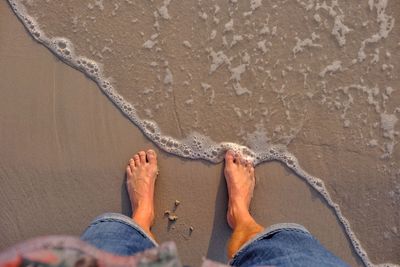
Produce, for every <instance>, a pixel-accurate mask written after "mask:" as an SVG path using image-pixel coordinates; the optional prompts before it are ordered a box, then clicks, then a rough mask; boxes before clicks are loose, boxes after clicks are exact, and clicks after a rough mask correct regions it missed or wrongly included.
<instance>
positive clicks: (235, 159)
mask: <svg viewBox="0 0 400 267" xmlns="http://www.w3.org/2000/svg"><path fill="white" fill-rule="evenodd" d="M224 174H225V179H226V183H227V187H228V195H229V201H228V212H227V221H228V224H229V226H230V227H231V228H232V230H233V233H232V236H231V238H230V240H229V242H228V258H230V259H231V258H232V257H233V256H234V254H235V253H236V252H237V251H238V250H239V248H240V247H241V246H242V245H243V244H244V243H246V242H247V241H248V240H250V239H251V238H252V237H254V236H255V235H256V234H258V233H260V232H261V231H263V230H264V228H263V227H262V226H261V225H259V224H257V223H256V221H255V220H254V219H253V217H252V216H251V215H250V213H249V206H250V201H251V198H252V196H253V191H254V185H255V176H254V167H253V165H252V164H251V163H249V162H245V161H244V160H243V159H242V158H241V157H240V155H238V154H235V153H234V152H233V151H231V150H229V151H227V153H226V155H225V168H224Z"/></svg>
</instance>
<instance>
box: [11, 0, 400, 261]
mask: <svg viewBox="0 0 400 267" xmlns="http://www.w3.org/2000/svg"><path fill="white" fill-rule="evenodd" d="M231 2H232V3H233V4H236V3H237V1H233V0H231ZM297 2H299V3H300V4H301V5H302V6H303V7H304V8H305V9H306V10H307V11H309V10H315V12H320V11H321V10H324V11H326V12H327V13H328V16H330V17H331V18H333V20H334V23H333V27H332V31H331V34H332V35H333V36H334V37H335V39H336V41H337V43H338V45H339V46H341V47H342V46H344V45H345V44H346V36H347V35H348V34H349V33H350V32H351V31H352V29H350V28H349V27H348V26H346V25H345V24H344V16H343V15H342V14H341V13H340V12H339V11H338V10H340V8H338V4H337V1H332V5H331V6H329V5H327V4H326V2H325V1H324V2H323V3H317V4H315V5H314V1H308V4H307V3H303V2H302V1H299V0H298V1H297ZM9 3H10V5H11V7H12V9H13V10H14V12H15V13H16V15H17V16H18V17H19V19H20V20H21V21H22V22H23V24H24V25H25V27H26V28H27V30H28V31H29V32H30V33H31V35H32V37H33V38H34V39H35V40H37V41H38V42H40V43H42V44H43V45H45V46H46V47H47V48H49V49H50V50H51V51H52V52H53V53H54V54H56V55H57V56H58V57H59V58H60V59H62V60H63V61H64V62H65V63H67V64H69V65H71V66H72V67H74V68H76V69H78V70H80V71H82V72H84V73H85V74H86V75H87V76H88V77H90V78H91V79H92V80H94V81H95V82H96V83H97V84H98V86H99V87H100V89H101V90H102V91H103V92H104V93H105V94H106V95H107V96H108V97H109V98H110V100H111V101H112V102H113V103H114V104H115V105H116V106H118V107H119V108H120V109H121V111H122V112H123V113H124V114H125V115H126V116H127V117H128V118H129V119H130V120H131V121H132V122H133V123H134V124H135V125H137V126H138V127H139V128H140V129H141V130H142V132H143V133H144V134H145V135H146V136H147V137H148V138H149V139H150V140H152V141H153V142H154V143H155V144H156V145H157V146H159V147H160V148H161V149H163V150H164V151H167V152H169V153H171V154H174V155H177V156H181V157H185V158H191V159H204V160H208V161H210V162H213V163H218V162H221V161H222V160H223V154H224V152H225V151H226V150H227V149H233V150H234V151H236V152H238V153H241V154H242V155H243V156H244V157H245V158H246V159H248V160H250V161H253V162H254V164H255V165H257V164H259V163H262V162H265V161H271V160H277V161H280V162H282V163H284V164H285V165H286V166H288V167H289V168H290V169H292V170H293V171H294V172H295V173H296V174H297V175H298V176H299V177H301V178H303V179H304V180H305V181H306V182H307V183H308V184H309V185H310V186H311V187H312V188H314V189H315V190H316V191H317V192H319V193H320V195H321V196H322V197H323V198H324V199H325V200H326V203H327V204H328V205H329V206H330V207H331V208H332V209H333V210H334V211H335V213H336V215H337V218H338V219H339V221H340V222H341V224H342V226H343V228H344V230H345V232H346V234H347V235H348V237H349V239H350V240H351V243H352V245H353V247H354V249H355V251H356V252H357V254H358V255H359V256H360V258H361V259H362V261H363V262H364V264H365V265H366V266H398V265H394V264H389V263H385V264H378V265H374V264H373V263H372V262H371V260H370V259H369V257H368V255H367V253H366V251H365V250H364V249H363V247H362V245H361V243H360V241H359V240H358V239H357V237H356V235H355V233H354V232H353V231H352V229H351V226H350V223H349V221H348V220H347V219H346V218H345V217H344V215H343V214H342V211H341V209H340V207H339V205H338V204H337V203H335V202H334V201H333V200H332V197H331V196H330V194H329V192H328V190H327V188H326V186H325V184H324V182H323V181H322V180H321V179H319V178H317V177H314V176H312V175H310V174H308V173H307V172H306V171H305V170H303V169H302V168H301V166H300V165H299V162H298V160H297V158H296V157H295V156H294V155H293V154H291V153H290V152H289V151H288V150H287V145H288V144H289V143H290V140H291V139H292V136H290V134H288V137H287V140H288V141H287V142H282V143H280V144H279V143H275V144H273V143H269V142H268V143H265V142H261V141H259V138H258V137H259V136H264V137H265V136H266V135H267V134H266V132H265V128H263V127H262V125H261V124H260V125H261V126H260V129H257V130H256V131H254V133H252V134H248V135H247V139H248V140H250V143H251V149H250V148H249V147H247V146H243V145H239V144H237V143H233V142H219V143H218V142H215V141H213V140H212V139H211V138H210V137H207V136H206V135H204V134H203V133H197V132H195V131H192V132H191V133H190V134H188V135H187V136H186V137H184V138H181V139H178V138H175V137H172V136H168V135H165V134H164V133H163V132H162V129H160V128H159V126H158V124H157V123H156V122H155V121H152V120H149V119H142V118H140V116H139V114H138V110H137V109H136V108H135V107H134V105H133V104H131V103H130V102H129V101H127V100H126V99H125V98H124V97H123V96H122V95H120V94H119V93H118V91H117V90H116V87H115V86H114V85H113V81H112V79H110V78H107V76H106V75H105V70H104V68H103V66H102V65H101V63H98V62H96V61H94V60H91V59H89V58H86V57H83V56H80V55H78V54H77V53H76V52H75V49H74V45H73V44H72V43H71V42H70V41H69V40H68V39H67V38H60V37H55V38H50V37H48V36H47V35H46V33H45V32H44V31H42V30H41V29H40V26H39V25H38V23H37V22H36V21H35V19H34V18H32V17H31V16H29V15H28V13H27V10H26V8H25V6H24V5H23V4H21V3H20V1H18V0H9ZM368 3H369V7H370V9H371V10H374V9H375V10H376V13H377V22H378V24H379V25H380V28H379V31H378V33H376V34H374V35H373V36H371V37H369V38H367V39H365V40H364V41H362V43H361V47H360V49H359V53H358V58H357V60H358V61H359V62H362V61H363V60H365V59H366V58H367V55H366V53H365V49H366V46H367V45H368V44H371V43H376V42H378V41H379V40H381V39H384V38H387V37H388V34H389V32H390V31H391V30H392V28H393V25H394V19H393V18H392V17H390V16H388V15H387V14H386V13H385V9H386V6H387V1H377V0H369V2H368ZM170 4H171V1H170V0H164V1H163V2H162V5H161V6H160V7H159V8H158V9H157V12H155V13H154V18H155V20H156V22H155V24H154V27H155V28H156V29H158V28H159V27H160V22H159V18H161V19H162V20H172V16H171V14H170V12H169V5H170ZM95 5H96V6H97V7H98V8H100V9H104V6H103V2H102V1H96V2H95ZM261 6H262V1H261V0H251V1H250V10H249V11H246V12H244V13H243V16H244V17H247V16H251V15H252V14H253V12H256V11H257V10H258V9H259V8H260V7H261ZM89 8H90V9H93V8H94V6H93V5H91V6H89ZM219 10H220V7H219V6H217V5H216V6H215V9H214V14H212V15H213V16H214V18H213V19H214V23H216V24H218V23H219V19H218V18H217V17H216V15H217V14H218V13H219ZM199 17H200V18H201V19H203V20H207V19H208V18H209V16H208V15H207V14H206V13H200V14H199ZM210 17H211V16H210ZM312 17H313V18H314V20H315V22H316V23H318V24H321V23H323V20H324V19H323V18H321V15H320V14H319V13H315V14H314V15H313V16H312ZM135 22H136V21H135ZM267 24H268V22H267ZM267 24H265V25H264V26H263V27H262V29H260V34H261V35H265V34H271V35H272V36H275V35H276V33H277V31H278V27H277V26H276V25H275V26H272V27H271V29H272V30H271V29H270V27H269V26H268V25H267ZM235 27H236V24H235V21H234V19H230V20H229V21H227V22H226V23H224V24H223V27H222V31H223V32H224V33H228V34H229V33H232V32H234V31H235ZM220 31H221V30H220ZM216 35H217V30H215V29H213V30H212V31H211V34H210V37H209V38H210V40H213V39H214V38H216ZM246 38H249V37H246ZM319 38H320V37H319V35H317V34H315V33H312V35H311V37H310V38H305V39H300V38H299V37H296V44H295V47H294V48H293V49H292V51H293V56H294V57H296V55H297V54H301V53H302V52H303V51H305V50H306V49H319V48H321V47H322V45H321V44H319V43H317V42H318V40H319ZM241 41H243V37H242V36H241V35H234V37H233V38H232V42H231V43H230V44H228V42H227V41H226V39H223V42H224V43H225V44H226V45H227V46H229V47H230V48H232V47H234V46H235V45H236V43H238V42H241ZM158 42H161V40H160V38H159V36H158V34H155V35H152V36H151V37H150V38H149V39H148V40H147V41H145V42H144V43H143V45H142V46H143V48H145V49H148V50H151V49H153V48H155V47H156V46H157V44H158ZM182 45H183V46H184V47H185V49H189V50H190V49H193V46H194V45H193V44H192V43H191V42H190V41H188V40H185V41H183V42H182ZM270 46H271V45H268V43H267V41H266V40H261V41H258V42H257V47H258V49H259V50H260V51H261V52H262V53H267V52H268V51H269V49H270V48H269V47H270ZM207 53H208V56H209V58H210V59H211V65H210V69H209V74H213V73H214V72H216V71H217V70H218V69H219V68H222V67H223V66H225V67H227V69H228V70H229V72H230V79H229V81H231V82H232V87H233V89H234V92H235V94H236V95H238V96H242V95H246V94H247V95H251V94H252V92H251V90H249V89H248V88H246V87H244V86H242V84H241V75H242V74H243V73H244V72H245V71H246V69H247V68H248V66H249V64H250V62H249V60H250V59H249V57H248V54H247V55H246V54H243V57H242V59H241V62H242V64H240V65H234V64H233V63H232V62H233V60H234V59H233V58H232V57H230V56H228V55H227V54H226V53H225V52H224V51H223V50H218V51H214V49H213V48H207ZM389 55H390V54H389ZM377 60H378V61H379V59H377ZM375 61H376V60H375ZM353 63H354V62H353ZM343 64H344V63H342V62H341V61H339V60H336V61H333V62H332V63H331V64H330V65H327V66H326V67H325V68H323V69H322V70H321V71H320V73H319V76H320V77H321V78H323V77H325V75H328V74H329V75H331V74H334V73H336V72H340V71H341V70H342V69H343ZM150 65H151V66H152V67H158V66H159V63H157V62H152V63H151V64H150ZM277 65H279V62H275V66H277ZM164 67H165V68H164V74H163V77H162V78H161V79H162V81H163V83H164V84H165V85H166V86H167V87H168V90H169V91H172V90H173V87H172V86H173V84H174V83H176V80H175V78H174V74H173V73H172V71H171V69H170V68H169V64H168V62H164ZM292 70H293V68H292V67H291V66H290V64H289V65H286V67H285V68H284V69H282V70H281V75H282V76H283V77H284V76H285V75H286V73H287V72H291V71H292ZM264 73H266V74H267V76H269V77H270V78H271V80H274V77H273V75H272V74H271V72H270V71H269V70H267V71H265V72H264ZM300 73H301V75H303V76H304V86H305V87H306V86H307V85H308V83H307V76H308V75H309V73H310V71H309V70H308V69H307V67H304V68H303V69H301V71H300ZM323 86H324V83H323V82H322V83H321V88H322V90H325V89H324V87H323ZM201 87H202V90H203V91H204V92H205V93H206V92H212V95H211V96H210V99H209V101H211V102H213V101H214V97H215V91H214V88H213V87H212V86H211V85H210V84H207V83H205V82H202V83H201ZM151 90H152V89H148V92H150V91H151ZM352 90H357V91H361V92H362V93H364V94H366V95H367V96H368V103H369V105H372V106H373V107H374V108H375V110H376V112H377V113H379V114H380V120H381V121H380V122H381V127H382V129H383V131H384V134H385V137H386V138H387V139H388V143H387V145H386V147H387V150H386V151H385V153H386V154H385V155H388V153H389V156H390V154H391V153H392V152H393V148H394V146H395V142H396V141H395V138H396V135H397V132H396V131H395V125H396V123H397V116H396V115H394V114H387V113H384V112H383V111H382V109H383V107H382V105H381V102H379V101H378V100H377V96H378V93H377V92H376V89H374V88H370V87H368V86H365V85H360V84H352V85H350V86H347V87H339V88H337V89H336V91H340V92H342V93H343V94H345V95H347V96H348V101H347V102H343V104H342V103H338V104H336V106H338V109H342V110H343V113H342V116H341V117H342V119H343V121H344V123H345V125H347V127H349V126H350V125H351V124H350V120H349V118H348V117H347V115H348V113H347V112H348V110H349V109H350V108H351V105H352V103H353V99H352V95H351V93H350V92H351V91H352ZM274 91H275V92H276V93H277V95H278V96H280V95H282V93H283V92H284V91H285V86H284V85H282V86H281V88H280V89H276V88H274ZM378 91H379V89H378ZM392 92H393V89H392V88H387V89H386V94H385V96H386V97H387V98H388V97H390V95H391V93H392ZM313 96H314V94H313V93H312V92H310V93H309V97H310V98H312V97H313ZM263 101H265V100H264V99H262V97H260V100H259V102H260V103H264V102H263ZM282 101H283V103H284V105H289V104H288V103H286V102H285V98H284V97H282ZM325 101H327V100H326V99H325ZM192 102H193V99H192V101H189V102H187V104H190V103H192ZM324 103H325V102H324ZM332 103H333V104H334V105H335V103H334V102H332ZM237 111H238V112H237V114H238V116H239V115H240V116H241V114H242V112H244V111H243V110H241V109H240V108H239V109H237ZM149 112H150V113H151V111H149ZM269 113H270V111H269V110H268V109H267V110H265V111H264V114H265V115H267V114H269ZM286 116H287V117H290V116H291V113H290V111H289V110H286ZM300 128H301V127H300ZM300 128H296V129H295V130H294V132H295V133H293V131H292V134H293V136H296V134H297V132H298V131H299V130H300ZM276 131H277V134H278V135H279V134H280V130H279V127H277V128H276ZM296 131H297V132H296ZM369 144H372V145H371V146H376V145H378V142H377V140H375V139H371V140H370V142H369Z"/></svg>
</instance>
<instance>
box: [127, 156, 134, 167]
mask: <svg viewBox="0 0 400 267" xmlns="http://www.w3.org/2000/svg"><path fill="white" fill-rule="evenodd" d="M128 166H129V167H130V168H135V161H134V160H133V158H130V159H129V162H128Z"/></svg>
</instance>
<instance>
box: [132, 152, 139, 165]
mask: <svg viewBox="0 0 400 267" xmlns="http://www.w3.org/2000/svg"><path fill="white" fill-rule="evenodd" d="M133 161H134V162H135V166H139V165H140V157H139V155H138V154H136V155H135V156H133Z"/></svg>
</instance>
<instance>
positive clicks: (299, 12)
mask: <svg viewBox="0 0 400 267" xmlns="http://www.w3.org/2000/svg"><path fill="white" fill-rule="evenodd" d="M9 2H10V4H11V5H12V6H13V8H14V11H15V12H16V14H17V15H18V16H19V17H20V18H21V20H22V21H23V22H24V24H25V26H26V27H27V28H28V30H29V31H30V32H31V33H32V36H33V37H34V38H35V39H37V40H38V41H40V42H42V43H43V44H44V45H45V46H47V47H49V48H50V49H51V50H52V51H53V52H54V53H56V54H57V55H58V56H59V57H60V58H62V59H63V60H64V61H65V62H66V63H68V64H70V65H72V66H74V67H76V68H78V69H80V70H81V71H83V72H85V73H86V74H87V75H88V76H90V77H91V78H92V79H94V80H95V81H96V82H97V83H98V84H99V86H100V88H101V89H102V90H103V91H104V92H105V93H106V94H107V95H108V96H109V97H110V99H111V100H113V102H114V103H115V104H116V105H117V106H119V107H120V109H121V110H122V111H123V112H124V113H125V114H126V115H127V116H128V117H130V119H131V120H132V121H133V122H134V123H135V124H136V125H138V126H139V127H140V128H141V129H142V130H143V132H144V133H145V134H146V135H147V136H148V137H149V138H150V139H152V140H153V141H154V142H155V143H156V144H158V145H159V146H160V147H161V148H163V149H164V150H166V151H168V152H171V153H174V154H177V155H180V156H184V157H189V158H203V159H207V160H210V161H212V162H218V161H220V160H221V155H222V154H223V151H224V150H225V149H226V148H228V147H231V148H235V149H237V150H240V151H241V152H242V153H244V154H245V155H246V156H247V157H249V158H250V159H252V160H254V161H255V163H260V162H262V161H265V160H271V159H278V160H280V161H283V162H285V163H286V164H287V165H288V166H289V167H291V168H292V169H293V170H294V171H295V172H296V173H298V174H299V175H300V176H301V177H303V178H305V179H306V180H307V181H308V182H309V183H310V185H311V186H312V187H313V188H315V189H316V190H317V191H319V192H320V193H321V194H322V196H323V197H324V198H325V199H326V200H327V202H328V204H329V205H330V206H331V207H333V209H334V210H335V212H336V214H337V215H338V218H339V220H341V222H342V223H343V225H344V227H345V229H346V232H347V234H348V235H349V237H350V238H351V240H352V242H353V245H354V247H355V249H356V251H357V252H358V253H359V255H360V256H361V258H362V259H363V261H364V263H365V264H366V265H369V264H372V263H371V261H370V259H369V258H368V256H367V255H366V252H365V251H364V249H363V248H362V247H361V244H360V243H359V241H358V240H357V238H356V236H355V234H354V233H353V231H352V230H351V228H350V225H349V223H348V221H347V220H346V219H345V217H344V216H343V215H342V212H341V210H340V207H339V206H338V205H337V204H336V203H335V202H334V201H333V200H332V198H331V197H330V195H329V193H328V191H327V189H326V187H325V185H324V183H323V182H322V181H321V180H319V179H318V178H316V177H313V176H311V175H309V174H307V173H306V172H305V171H304V170H303V169H302V168H301V166H300V165H299V163H298V162H297V159H296V158H295V156H294V155H293V154H291V153H289V151H291V148H292V147H296V146H298V145H300V144H302V143H308V144H313V142H314V143H319V144H324V143H325V144H329V143H332V142H333V143H335V144H338V145H339V147H342V148H343V147H345V148H346V149H348V150H350V151H353V152H355V153H360V154H368V155H372V156H373V157H375V158H376V161H377V162H382V161H383V162H385V165H384V166H386V167H387V168H388V170H389V171H390V172H391V173H393V175H396V172H397V170H398V166H397V162H396V159H398V156H397V157H396V153H397V154H398V153H399V152H398V149H397V147H396V144H397V142H398V141H397V140H398V134H399V133H398V132H397V129H398V125H397V120H398V119H397V118H398V112H399V111H400V109H399V108H400V107H399V106H398V103H399V102H398V100H399V95H400V93H399V75H398V70H399V62H400V53H399V52H400V38H399V36H400V32H399V27H398V26H397V24H396V22H397V21H396V19H398V18H399V15H400V7H399V5H398V4H397V3H396V2H394V1H389V2H388V1H377V0H375V1H373V0H369V1H358V2H357V3H352V4H348V3H347V2H343V1H334V0H333V1H327V2H324V1H317V0H315V1H313V0H309V1H300V0H298V1H280V2H279V3H271V2H269V1H261V0H259V1H257V0H253V1H234V0H231V1H169V0H163V1H146V2H139V1H128V0H127V1H101V0H96V1H69V2H68V3H66V2H61V3H60V2H59V1H49V0H48V1H11V0H10V1H9ZM316 141H319V142H316ZM396 177H397V178H396V183H397V185H398V176H396ZM399 188H400V186H399ZM397 190H398V191H399V192H397ZM393 192H394V193H393V199H394V201H395V202H394V203H395V205H398V201H397V197H398V194H400V189H396V190H394V191H393ZM389 193H390V192H388V194H389ZM396 201H397V202H396ZM339 202H341V201H339ZM393 227H395V226H393ZM396 231H397V228H396ZM389 238H390V237H389ZM393 238H395V236H394V237H393ZM396 238H398V237H396Z"/></svg>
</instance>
